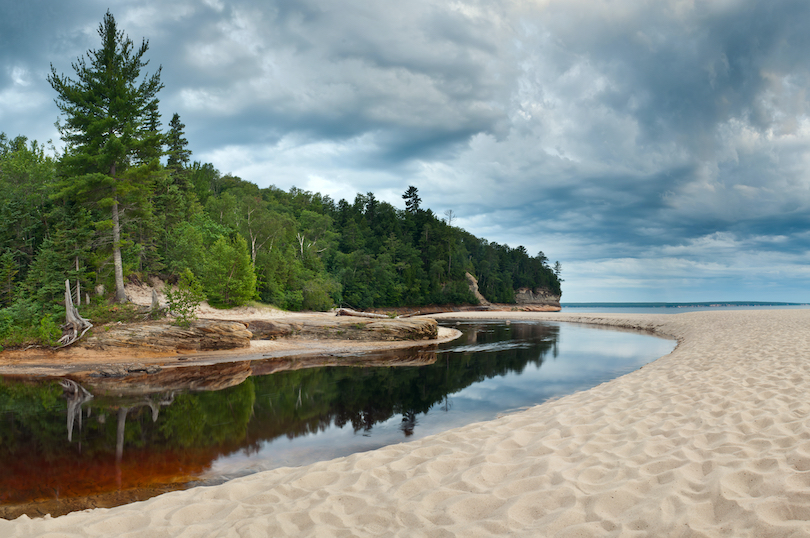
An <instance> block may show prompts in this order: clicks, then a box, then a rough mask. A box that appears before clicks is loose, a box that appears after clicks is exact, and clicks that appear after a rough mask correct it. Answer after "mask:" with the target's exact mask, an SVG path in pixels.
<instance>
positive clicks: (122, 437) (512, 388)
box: [0, 320, 675, 518]
mask: <svg viewBox="0 0 810 538" xmlns="http://www.w3.org/2000/svg"><path fill="white" fill-rule="evenodd" d="M442 324H443V325H448V326H453V327H456V328H458V329H460V330H461V331H462V332H463V336H462V337H461V338H459V339H458V340H456V341H454V342H451V343H448V344H443V345H440V346H432V347H430V348H421V349H419V350H411V351H398V352H388V353H379V354H374V355H373V356H369V355H364V356H363V357H362V358H363V359H364V360H365V359H373V361H372V362H374V363H375V364H384V366H374V367H359V366H354V367H344V366H340V367H338V366H329V367H313V368H302V369H294V370H288V371H281V372H276V373H273V374H269V375H259V374H261V373H262V372H263V371H267V369H268V364H270V365H274V364H275V363H272V362H268V363H265V364H261V363H245V365H244V368H242V369H241V370H239V371H240V372H244V373H243V374H241V377H238V378H235V379H236V380H237V381H238V383H237V382H236V381H234V382H233V383H230V386H227V387H226V388H222V386H223V383H220V384H219V385H215V388H217V389H219V390H185V391H181V390H177V389H169V388H167V389H165V390H159V389H154V388H153V389H152V390H153V391H152V392H146V393H142V394H129V395H128V396H125V397H113V396H107V395H103V393H108V394H109V393H110V391H109V390H106V389H105V390H103V391H102V390H101V389H98V390H97V389H96V388H94V387H81V388H79V387H75V386H68V387H64V386H63V385H64V384H60V383H59V380H52V379H51V380H41V379H20V378H15V379H9V378H5V379H4V378H2V377H0V517H5V518H13V517H17V516H18V515H20V514H23V513H27V514H29V515H31V516H36V515H42V514H45V513H51V514H53V515H58V514H63V513H67V512H70V511H73V510H81V509H85V508H90V507H96V506H115V505H118V504H124V503H127V502H132V501H135V500H142V499H146V498H149V497H152V496H154V495H158V494H160V493H163V492H166V491H172V490H177V489H184V488H187V487H191V486H197V485H206V484H216V483H220V482H223V481H225V480H228V479H230V478H233V477H236V476H242V475H245V474H249V473H253V472H258V471H262V470H267V469H273V468H277V467H282V466H298V465H306V464H309V463H312V462H315V461H320V460H325V459H332V458H335V457H339V456H345V455H348V454H352V453H355V452H362V451H366V450H372V449H375V448H379V447H381V446H385V445H389V444H392V443H399V442H403V441H408V440H413V439H418V438H421V437H424V436H427V435H432V434H435V433H439V432H442V431H445V430H447V429H450V428H455V427H458V426H462V425H465V424H470V423H473V422H479V421H483V420H491V419H493V418H495V417H497V416H498V415H500V414H504V413H511V412H516V411H519V410H521V409H524V408H526V407H529V406H532V405H535V404H538V403H542V402H543V401H545V400H547V399H549V398H552V397H555V396H562V395H565V394H570V393H572V392H576V391H578V390H584V389H588V388H590V387H593V386H595V385H598V384H600V383H602V382H604V381H607V380H610V379H613V378H615V377H618V376H620V375H623V374H625V373H628V372H631V371H633V370H635V369H637V368H639V367H640V366H642V365H644V364H646V363H648V362H650V361H652V360H655V359H656V358H658V357H661V356H663V355H666V354H667V353H669V352H670V351H672V349H673V348H674V347H675V342H673V341H669V340H663V339H659V338H656V337H653V336H648V335H643V334H638V333H631V332H620V331H615V330H603V329H596V328H593V327H584V326H578V325H574V324H560V323H545V322H544V323H539V322H511V323H509V322H504V321H498V322H482V321H473V322H471V321H459V322H455V321H449V320H443V322H442ZM353 359H355V361H354V362H357V361H356V359H358V357H357V356H355V357H353ZM332 362H334V359H332ZM295 364H298V366H293V367H300V364H299V363H295ZM310 364H311V363H310ZM273 367H275V366H273ZM251 372H252V374H253V375H250V373H251ZM199 375H200V376H201V378H209V380H210V378H211V377H213V376H214V375H217V376H220V377H221V376H222V372H221V369H220V371H218V372H217V373H216V374H214V373H206V372H204V371H203V372H201V373H199ZM226 381H227V380H226ZM224 385H229V384H228V383H227V382H226V383H224ZM191 386H194V384H193V383H192V384H191ZM209 388H214V387H209ZM85 390H87V393H85ZM91 394H92V397H90V395H91Z"/></svg>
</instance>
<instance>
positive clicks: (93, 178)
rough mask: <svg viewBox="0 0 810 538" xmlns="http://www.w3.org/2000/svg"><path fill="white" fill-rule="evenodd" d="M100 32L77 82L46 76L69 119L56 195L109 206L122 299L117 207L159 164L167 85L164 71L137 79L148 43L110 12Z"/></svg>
mask: <svg viewBox="0 0 810 538" xmlns="http://www.w3.org/2000/svg"><path fill="white" fill-rule="evenodd" d="M98 34H99V36H100V37H101V44H102V45H101V48H100V49H97V50H91V51H88V53H87V56H88V58H87V59H85V57H84V56H82V57H81V58H79V59H78V61H77V62H76V63H74V64H72V67H73V70H74V71H75V72H76V76H77V80H72V79H70V78H68V77H66V76H64V75H58V74H57V73H56V69H55V68H54V67H53V65H51V74H50V75H49V76H48V82H49V83H50V84H51V86H52V87H53V89H54V90H56V92H57V99H56V100H55V101H56V105H57V107H59V110H60V111H61V112H62V114H63V115H64V123H62V122H59V123H58V124H57V126H58V127H59V130H60V133H61V135H62V139H63V140H64V141H65V143H66V145H67V147H66V149H65V155H64V157H63V158H62V164H63V165H64V168H65V170H64V172H65V176H66V177H65V180H64V181H63V182H62V183H61V185H60V193H59V194H60V195H61V196H62V197H66V198H67V197H76V198H77V199H78V200H80V201H82V202H87V201H90V199H91V198H93V197H95V198H96V200H94V201H95V202H96V203H97V204H98V205H99V206H100V207H104V208H109V210H110V215H111V222H109V221H108V222H109V224H110V226H109V228H110V230H111V232H112V249H113V262H114V268H115V299H116V301H118V302H125V301H126V300H127V298H126V294H125V293H124V276H123V264H122V261H121V224H120V213H119V204H121V203H122V202H123V201H124V200H125V199H127V198H128V197H130V196H133V195H134V199H135V200H138V201H140V200H143V199H144V198H145V197H144V191H146V190H147V187H148V182H149V180H150V178H151V177H152V176H153V175H154V173H155V172H156V171H157V169H159V163H158V158H159V157H160V155H161V152H162V143H163V135H162V134H161V133H160V132H159V130H158V128H159V122H158V121H157V118H158V113H157V107H158V99H157V97H156V95H157V93H158V92H159V91H160V90H161V89H162V88H163V84H162V83H161V82H160V70H161V69H160V68H158V70H157V71H156V72H155V73H154V74H152V75H151V76H148V75H145V76H144V77H143V79H142V80H140V82H139V80H138V79H139V77H140V74H141V69H143V68H144V67H146V65H147V64H148V63H149V62H148V61H144V59H143V56H144V54H145V53H146V51H147V50H148V48H149V43H148V41H146V40H143V42H142V43H141V45H140V47H138V48H137V49H136V48H135V47H134V44H133V42H132V40H130V39H129V38H128V37H127V36H126V35H125V34H124V32H123V31H119V30H118V28H117V26H116V23H115V18H114V17H113V16H112V14H110V12H109V11H107V14H106V15H105V16H104V20H103V21H102V23H101V24H100V25H99V28H98ZM136 203H137V202H136Z"/></svg>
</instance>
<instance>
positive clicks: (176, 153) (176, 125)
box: [166, 112, 191, 170]
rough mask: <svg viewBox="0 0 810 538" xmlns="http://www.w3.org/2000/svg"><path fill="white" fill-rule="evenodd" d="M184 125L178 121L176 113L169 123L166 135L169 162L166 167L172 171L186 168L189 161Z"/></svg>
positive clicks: (178, 117) (189, 155)
mask: <svg viewBox="0 0 810 538" xmlns="http://www.w3.org/2000/svg"><path fill="white" fill-rule="evenodd" d="M185 128H186V125H185V124H184V123H183V122H181V121H180V114H178V113H177V112H175V113H174V115H173V116H172V121H170V122H169V132H168V133H167V135H166V144H167V145H168V154H169V161H168V163H167V167H168V168H169V169H172V170H176V169H180V168H186V167H188V163H189V160H190V159H191V150H189V149H188V140H186V138H185V136H184V135H185V134H186V133H185V131H184V129H185Z"/></svg>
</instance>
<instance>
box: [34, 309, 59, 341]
mask: <svg viewBox="0 0 810 538" xmlns="http://www.w3.org/2000/svg"><path fill="white" fill-rule="evenodd" d="M38 336H39V339H40V341H41V342H42V343H43V344H45V345H48V346H51V347H53V346H56V345H58V344H59V339H60V338H62V329H60V328H59V324H58V323H57V322H56V321H54V319H53V316H52V315H51V314H46V315H45V316H43V317H42V319H41V320H39V334H38Z"/></svg>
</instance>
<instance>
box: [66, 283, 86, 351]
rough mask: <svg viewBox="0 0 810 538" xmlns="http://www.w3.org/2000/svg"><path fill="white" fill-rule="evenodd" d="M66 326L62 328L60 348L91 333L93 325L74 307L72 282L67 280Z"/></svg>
mask: <svg viewBox="0 0 810 538" xmlns="http://www.w3.org/2000/svg"><path fill="white" fill-rule="evenodd" d="M65 318H66V320H65V324H64V325H62V326H61V329H62V338H60V339H59V343H60V344H62V345H61V346H59V347H65V346H69V345H70V344H72V343H73V342H75V341H76V340H78V339H79V338H81V337H82V336H84V333H86V332H87V331H89V330H90V329H91V328H92V327H93V324H92V323H90V320H89V319H84V318H83V317H82V316H81V315H80V314H79V311H78V310H77V309H76V307H75V306H73V297H72V296H71V293H70V280H65Z"/></svg>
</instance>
